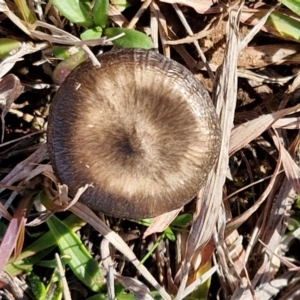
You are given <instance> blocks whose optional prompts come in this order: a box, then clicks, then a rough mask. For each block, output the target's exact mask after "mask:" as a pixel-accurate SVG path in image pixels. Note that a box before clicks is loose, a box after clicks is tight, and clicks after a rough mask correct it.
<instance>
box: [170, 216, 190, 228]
mask: <svg viewBox="0 0 300 300" xmlns="http://www.w3.org/2000/svg"><path fill="white" fill-rule="evenodd" d="M192 220H193V216H192V215H191V214H182V215H179V216H177V217H176V219H175V220H174V221H173V222H172V224H171V226H186V225H188V224H190V223H191V222H192Z"/></svg>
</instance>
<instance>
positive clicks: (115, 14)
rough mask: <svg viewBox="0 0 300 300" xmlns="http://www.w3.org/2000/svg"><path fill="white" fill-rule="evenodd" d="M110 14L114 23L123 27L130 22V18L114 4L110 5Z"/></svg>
mask: <svg viewBox="0 0 300 300" xmlns="http://www.w3.org/2000/svg"><path fill="white" fill-rule="evenodd" d="M108 15H109V18H110V19H111V20H112V21H113V22H114V23H116V24H117V25H118V26H120V27H122V28H124V27H126V26H128V24H129V22H128V20H127V19H126V18H125V17H124V16H123V15H122V14H121V13H120V11H119V9H118V8H117V7H115V6H113V5H109V9H108Z"/></svg>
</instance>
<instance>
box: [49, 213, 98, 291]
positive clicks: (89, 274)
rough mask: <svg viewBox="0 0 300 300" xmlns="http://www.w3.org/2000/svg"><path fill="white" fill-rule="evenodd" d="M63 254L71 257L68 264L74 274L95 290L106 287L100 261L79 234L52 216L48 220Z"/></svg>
mask: <svg viewBox="0 0 300 300" xmlns="http://www.w3.org/2000/svg"><path fill="white" fill-rule="evenodd" d="M47 225H48V226H49V228H50V230H51V232H52V233H53V235H54V237H55V239H56V243H57V245H58V247H59V249H60V252H61V255H62V256H69V257H70V258H71V259H70V260H69V261H68V265H69V267H70V268H71V270H72V271H73V273H74V275H75V276H77V278H78V279H79V280H80V281H81V282H83V283H84V284H85V285H87V286H88V287H89V288H90V289H91V290H93V291H94V292H100V291H101V290H102V289H103V288H104V278H103V275H102V273H101V270H100V268H99V266H98V263H97V262H96V261H95V260H94V259H93V258H92V256H91V255H90V254H89V252H88V251H87V249H86V248H85V246H84V245H83V244H82V242H81V241H80V239H79V238H78V236H77V235H76V234H75V233H73V232H72V231H71V230H70V229H69V227H68V226H66V225H65V223H64V222H62V221H60V220H59V219H58V218H57V217H55V216H52V217H51V218H49V219H48V220H47Z"/></svg>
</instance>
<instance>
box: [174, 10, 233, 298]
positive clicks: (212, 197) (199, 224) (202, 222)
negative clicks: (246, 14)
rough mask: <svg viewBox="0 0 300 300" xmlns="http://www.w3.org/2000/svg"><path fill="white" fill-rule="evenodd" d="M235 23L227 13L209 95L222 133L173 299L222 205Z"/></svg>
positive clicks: (230, 117) (180, 292) (230, 121)
mask: <svg viewBox="0 0 300 300" xmlns="http://www.w3.org/2000/svg"><path fill="white" fill-rule="evenodd" d="M238 23H239V21H238V18H237V17H235V16H234V15H233V13H232V10H229V19H228V25H227V43H226V45H227V47H226V50H225V55H224V61H223V65H222V68H221V70H220V73H219V76H218V77H217V81H216V83H217V84H216V88H215V91H214V95H213V98H214V100H215V101H214V102H215V103H217V113H218V114H219V115H220V118H221V128H222V129H223V135H222V141H221V153H220V157H219V160H218V163H217V165H216V167H215V169H214V170H213V171H212V172H211V173H210V175H209V178H208V181H207V184H206V186H205V187H204V188H203V189H202V191H201V192H200V194H199V197H198V198H199V199H198V206H197V212H196V213H195V216H194V221H193V224H192V228H191V232H190V234H189V237H188V241H187V246H186V255H185V260H184V262H183V266H182V268H181V273H182V274H184V275H183V277H182V282H181V284H180V287H179V290H178V294H177V296H176V299H182V297H183V295H184V294H185V292H184V291H185V284H186V278H185V276H187V274H188V273H189V268H190V261H191V259H192V257H193V254H194V251H195V249H197V248H199V249H201V248H203V247H204V246H205V244H206V243H207V242H208V241H209V240H210V238H211V236H212V234H213V230H214V228H215V224H216V221H217V217H218V215H219V210H220V207H221V203H222V189H223V185H224V182H225V179H226V178H225V174H226V169H227V165H228V150H229V139H230V133H231V129H232V126H233V119H234V112H235V106H236V95H237V57H238V41H239V38H238V29H237V28H238Z"/></svg>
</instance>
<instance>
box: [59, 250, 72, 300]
mask: <svg viewBox="0 0 300 300" xmlns="http://www.w3.org/2000/svg"><path fill="white" fill-rule="evenodd" d="M55 260H56V264H57V268H58V272H59V276H60V279H61V282H62V286H63V295H64V299H65V300H72V298H71V294H70V290H69V287H68V282H67V279H66V276H65V270H64V268H63V266H62V263H61V260H60V257H59V255H58V254H57V253H55Z"/></svg>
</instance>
